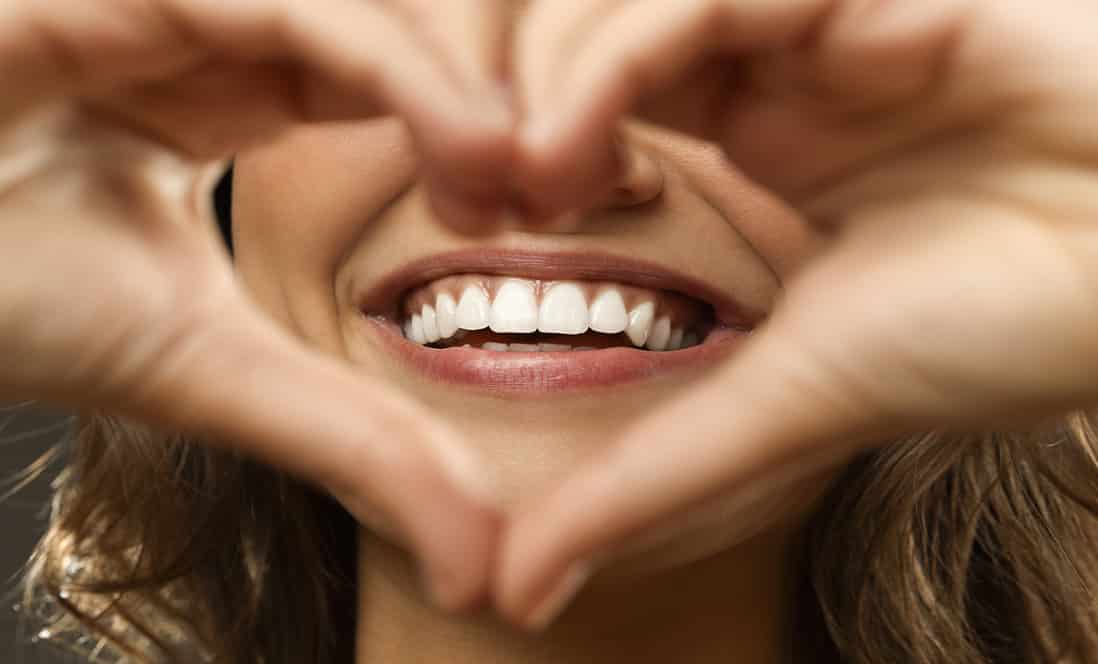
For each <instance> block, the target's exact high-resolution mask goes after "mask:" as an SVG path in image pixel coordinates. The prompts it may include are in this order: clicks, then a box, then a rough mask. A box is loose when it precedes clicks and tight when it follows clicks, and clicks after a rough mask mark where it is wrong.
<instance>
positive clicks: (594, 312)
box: [591, 290, 629, 334]
mask: <svg viewBox="0 0 1098 664" xmlns="http://www.w3.org/2000/svg"><path fill="white" fill-rule="evenodd" d="M628 327H629V314H628V313H626V311H625V300H623V299H622V297H621V293H619V292H618V291H616V290H606V291H603V292H602V294H601V295H599V296H598V297H597V298H595V301H594V303H592V304H591V329H592V330H594V331H595V332H602V333H603V334H618V333H620V332H624V331H625V330H626V328H628Z"/></svg>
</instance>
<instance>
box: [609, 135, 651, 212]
mask: <svg viewBox="0 0 1098 664" xmlns="http://www.w3.org/2000/svg"><path fill="white" fill-rule="evenodd" d="M623 156H624V157H625V168H624V170H623V173H622V175H621V177H620V178H619V180H618V182H617V184H616V185H615V186H614V188H613V189H611V190H610V193H609V194H608V195H607V197H606V200H605V201H604V202H603V207H610V208H620V207H632V206H636V205H644V204H645V203H649V202H651V201H653V200H655V199H656V198H658V197H659V196H660V194H662V193H663V186H664V174H663V169H662V168H661V167H660V164H659V161H657V160H656V159H655V158H653V157H652V156H651V155H649V154H648V153H647V152H645V151H644V150H639V149H637V148H636V147H634V146H628V147H626V148H625V149H624V150H623Z"/></svg>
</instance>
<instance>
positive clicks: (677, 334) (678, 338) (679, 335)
mask: <svg viewBox="0 0 1098 664" xmlns="http://www.w3.org/2000/svg"><path fill="white" fill-rule="evenodd" d="M682 339H683V329H682V328H681V327H676V328H674V329H672V330H671V340H670V341H668V342H667V350H679V349H680V348H682Z"/></svg>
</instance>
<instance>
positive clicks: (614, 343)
mask: <svg viewBox="0 0 1098 664" xmlns="http://www.w3.org/2000/svg"><path fill="white" fill-rule="evenodd" d="M357 301H358V302H359V308H360V311H361V312H362V314H363V318H362V319H363V321H364V322H365V325H366V328H367V333H368V334H374V335H377V336H379V337H380V338H381V339H382V340H383V341H384V343H385V345H386V346H387V347H388V348H389V349H390V350H391V351H392V352H393V353H394V354H395V355H396V356H397V357H398V358H400V359H402V360H403V361H404V362H405V363H407V364H408V365H410V366H411V367H413V368H414V369H415V370H417V371H418V372H420V373H421V374H424V375H426V376H427V377H429V378H431V379H434V380H438V381H442V382H446V383H456V384H466V385H470V386H479V387H482V388H486V389H489V390H493V391H504V392H510V393H522V392H527V393H541V392H546V391H560V390H569V389H577V388H584V387H596V386H607V385H616V384H620V383H623V382H629V381H636V380H643V379H646V378H652V377H655V376H658V375H661V374H664V373H667V372H670V371H674V370H680V369H685V368H689V367H695V368H698V367H701V366H706V365H709V364H712V363H713V361H714V360H715V359H717V357H718V356H721V355H724V354H726V353H728V352H730V351H731V350H732V349H733V348H734V347H735V346H736V345H738V342H739V341H742V339H743V338H744V337H745V336H746V335H747V334H748V333H749V332H750V330H751V329H752V328H753V327H754V325H755V324H756V322H757V321H755V320H752V319H751V318H749V317H748V316H747V315H746V314H745V312H744V311H743V309H742V308H741V307H740V306H739V305H738V303H737V302H735V301H734V300H733V299H732V298H731V297H730V296H729V295H728V294H726V293H724V292H722V291H720V290H718V289H717V288H715V287H713V286H711V285H709V284H706V283H704V282H700V281H698V280H695V279H691V278H689V277H687V276H685V275H682V274H680V273H677V272H673V271H669V270H666V269H664V268H662V267H660V266H657V265H653V264H651V263H646V262H640V261H635V260H632V259H629V258H625V257H620V256H613V255H604V254H555V255H554V254H535V253H524V252H503V251H491V250H479V251H465V252H455V253H450V254H444V255H441V256H434V257H430V258H427V259H423V260H420V261H416V262H414V263H412V264H409V265H407V266H405V267H403V268H402V269H400V270H398V271H396V272H395V273H393V274H391V275H389V276H388V277H386V278H384V279H382V280H381V282H380V283H378V284H376V285H374V286H373V287H371V288H369V289H367V290H365V291H364V292H363V294H362V295H361V297H359V298H357ZM579 351H585V352H579Z"/></svg>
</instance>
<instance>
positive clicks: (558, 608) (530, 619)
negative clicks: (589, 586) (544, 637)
mask: <svg viewBox="0 0 1098 664" xmlns="http://www.w3.org/2000/svg"><path fill="white" fill-rule="evenodd" d="M591 571H592V566H591V563H590V562H589V561H579V562H576V563H573V564H572V565H571V566H570V567H569V568H568V571H566V572H565V573H564V574H563V575H562V576H561V578H560V580H559V581H557V585H556V586H555V587H554V588H553V590H552V591H551V592H550V593H549V594H548V595H546V596H545V599H543V600H542V601H541V603H540V604H538V605H537V606H536V607H534V610H533V611H531V612H530V613H529V615H528V616H527V617H526V620H525V621H524V624H525V625H526V627H528V628H530V629H532V630H535V631H539V632H540V631H543V630H545V629H546V628H548V627H549V625H551V624H552V623H553V622H554V621H555V620H556V619H557V618H558V617H560V614H561V613H562V612H563V611H564V609H565V608H567V607H568V605H569V604H570V603H571V601H572V600H573V599H574V598H575V596H576V595H577V594H578V593H579V591H580V590H581V589H582V588H583V586H584V584H585V583H587V580H588V579H589V578H591Z"/></svg>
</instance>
